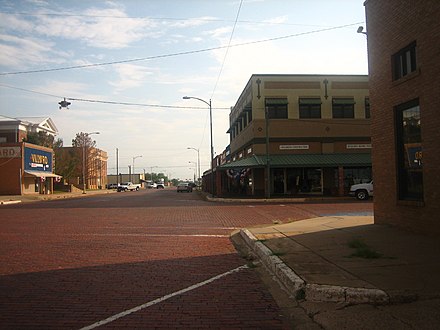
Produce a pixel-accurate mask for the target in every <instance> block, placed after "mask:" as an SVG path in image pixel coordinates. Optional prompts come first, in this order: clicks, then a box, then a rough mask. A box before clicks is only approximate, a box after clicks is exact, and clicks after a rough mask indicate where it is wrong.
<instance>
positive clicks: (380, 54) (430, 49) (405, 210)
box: [365, 0, 440, 235]
mask: <svg viewBox="0 0 440 330" xmlns="http://www.w3.org/2000/svg"><path fill="white" fill-rule="evenodd" d="M365 7H366V16H367V33H368V56H369V71H370V102H371V113H372V126H371V132H372V144H373V150H372V159H373V172H374V194H375V197H374V204H375V205H374V207H375V222H376V223H388V224H393V225H398V226H401V227H404V228H407V229H410V230H411V231H415V232H421V233H425V234H433V235H440V206H439V205H440V203H439V201H440V193H439V192H440V190H439V189H440V166H439V163H440V152H439V150H440V133H439V132H440V115H439V111H440V98H439V96H440V93H439V87H440V84H439V82H440V61H439V60H440V52H439V49H440V48H439V45H440V29H439V24H438V22H439V21H440V1H438V0H411V1H410V0H387V1H382V0H367V1H366V2H365ZM413 41H416V42H417V48H416V58H417V71H416V72H413V73H411V74H410V75H408V76H407V77H404V78H402V79H399V80H398V81H394V82H393V81H392V67H391V56H392V55H393V54H395V53H396V52H398V51H399V50H400V49H402V48H404V47H405V46H407V45H409V44H410V43H411V42H413ZM415 98H419V102H420V103H419V104H420V111H421V129H422V148H423V182H424V202H423V203H414V202H403V201H399V200H398V194H397V161H396V144H395V141H396V137H395V119H394V107H395V106H397V105H399V104H402V103H405V102H407V101H410V100H412V99H415Z"/></svg>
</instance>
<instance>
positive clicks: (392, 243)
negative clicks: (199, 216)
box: [240, 216, 440, 305]
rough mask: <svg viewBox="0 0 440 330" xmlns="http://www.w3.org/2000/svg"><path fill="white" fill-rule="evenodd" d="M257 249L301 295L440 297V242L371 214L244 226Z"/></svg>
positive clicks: (370, 299)
mask: <svg viewBox="0 0 440 330" xmlns="http://www.w3.org/2000/svg"><path fill="white" fill-rule="evenodd" d="M240 234H241V236H242V237H243V238H244V240H245V241H246V243H247V244H248V245H249V247H250V248H251V249H252V250H253V252H254V254H255V255H256V256H257V257H258V258H259V259H261V261H262V262H263V263H264V264H265V266H266V267H267V268H268V269H269V270H270V271H271V272H272V273H273V274H275V275H276V277H277V278H278V279H279V281H280V282H281V283H283V284H284V286H285V287H286V288H287V289H288V291H289V292H290V293H291V294H293V295H294V296H296V297H297V298H299V299H305V300H306V301H315V302H323V301H325V302H341V303H347V304H360V303H370V304H376V305H384V304H390V303H400V302H410V301H415V300H417V299H430V298H439V297H440V281H439V279H440V262H439V260H440V242H439V241H438V240H436V239H434V238H431V237H426V236H421V235H416V234H411V233H408V232H405V231H403V230H400V229H398V228H394V227H389V226H383V225H375V224H374V223H373V217H370V216H356V217H349V216H340V217H339V216H333V217H319V218H313V219H307V220H302V221H297V222H292V223H288V224H280V225H272V226H268V227H262V228H250V229H243V230H241V232H240Z"/></svg>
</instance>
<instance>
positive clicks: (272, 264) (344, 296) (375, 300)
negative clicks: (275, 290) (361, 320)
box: [240, 229, 390, 305]
mask: <svg viewBox="0 0 440 330" xmlns="http://www.w3.org/2000/svg"><path fill="white" fill-rule="evenodd" d="M240 235H241V237H242V238H243V239H244V241H245V242H246V244H247V245H248V246H249V248H250V249H251V250H252V251H253V252H254V253H255V254H256V256H258V258H259V259H260V260H261V261H262V263H263V264H264V266H265V267H266V268H267V269H268V270H269V271H270V272H271V273H272V274H273V275H275V276H276V277H277V278H278V280H279V281H280V283H281V284H282V285H283V286H284V287H285V288H286V289H287V290H288V292H289V293H291V294H292V295H293V296H294V297H304V299H305V300H308V301H314V302H339V303H346V304H350V305H357V304H373V305H385V304H389V303H390V297H389V295H388V294H387V293H386V292H385V291H382V290H380V289H366V288H352V287H341V286H333V285H324V284H311V283H306V282H305V281H304V280H303V279H302V278H301V277H300V276H299V275H298V274H296V273H295V272H294V270H292V269H291V268H290V267H289V266H287V265H286V264H285V263H284V262H283V261H282V260H281V259H280V258H279V257H277V256H275V255H274V254H273V252H272V251H271V250H270V249H269V248H268V247H267V246H265V245H264V244H263V243H261V242H260V241H258V239H257V238H256V237H255V236H254V234H252V233H251V232H250V231H249V230H248V229H241V230H240Z"/></svg>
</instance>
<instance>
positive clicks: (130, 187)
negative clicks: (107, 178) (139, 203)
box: [118, 182, 141, 192]
mask: <svg viewBox="0 0 440 330" xmlns="http://www.w3.org/2000/svg"><path fill="white" fill-rule="evenodd" d="M140 188H141V185H140V184H136V183H133V182H123V183H121V184H120V185H119V186H118V191H119V192H121V191H127V190H130V191H134V190H139V189H140Z"/></svg>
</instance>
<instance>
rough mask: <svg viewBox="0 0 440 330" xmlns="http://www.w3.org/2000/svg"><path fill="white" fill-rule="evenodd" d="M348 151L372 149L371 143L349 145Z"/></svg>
mask: <svg viewBox="0 0 440 330" xmlns="http://www.w3.org/2000/svg"><path fill="white" fill-rule="evenodd" d="M347 149H371V143H351V144H347Z"/></svg>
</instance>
